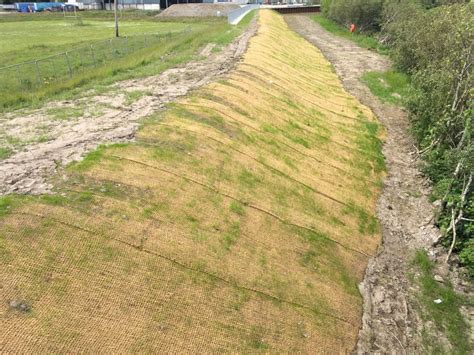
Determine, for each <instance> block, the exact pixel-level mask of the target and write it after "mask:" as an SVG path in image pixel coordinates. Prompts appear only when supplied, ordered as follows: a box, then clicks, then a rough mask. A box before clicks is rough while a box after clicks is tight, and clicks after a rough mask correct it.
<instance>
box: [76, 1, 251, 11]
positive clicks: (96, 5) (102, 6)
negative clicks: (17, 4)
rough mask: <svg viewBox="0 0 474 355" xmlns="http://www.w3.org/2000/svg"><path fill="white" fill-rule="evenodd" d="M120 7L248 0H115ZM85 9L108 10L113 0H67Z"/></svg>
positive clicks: (240, 2) (138, 7) (156, 6)
mask: <svg viewBox="0 0 474 355" xmlns="http://www.w3.org/2000/svg"><path fill="white" fill-rule="evenodd" d="M117 1H118V7H119V8H120V9H143V10H159V9H166V8H167V7H169V6H171V5H174V4H199V3H234V4H246V3H247V2H249V1H248V0H117ZM68 3H70V4H77V5H78V6H79V8H81V9H85V10H92V9H94V10H109V9H113V8H114V0H68Z"/></svg>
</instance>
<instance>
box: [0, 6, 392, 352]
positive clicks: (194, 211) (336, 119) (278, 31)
mask: <svg viewBox="0 0 474 355" xmlns="http://www.w3.org/2000/svg"><path fill="white" fill-rule="evenodd" d="M259 24H260V28H259V30H258V34H257V36H256V37H254V38H253V39H252V40H251V41H250V44H249V48H248V51H247V53H246V54H245V56H244V59H243V61H242V63H240V64H239V65H238V66H237V68H236V70H234V71H233V72H232V73H231V74H230V75H228V76H226V77H225V78H223V79H221V80H219V81H218V82H215V83H213V84H209V85H206V86H205V87H203V88H201V89H198V90H196V91H195V92H194V93H193V94H192V95H189V96H187V97H186V98H185V99H183V100H181V101H180V102H178V103H176V104H173V105H170V107H169V108H168V110H166V111H165V112H164V113H157V114H156V115H154V116H151V117H150V118H149V119H148V120H147V121H146V122H144V124H143V127H142V128H141V129H140V130H139V132H138V134H137V141H136V143H133V144H120V145H113V146H109V147H106V148H101V149H98V150H97V151H96V152H93V153H91V154H89V155H88V156H87V157H86V158H85V159H84V160H83V161H82V162H80V163H77V164H74V165H72V166H70V167H69V168H68V169H67V181H66V182H63V183H61V184H60V185H59V186H58V195H56V196H42V197H21V198H20V197H9V198H7V199H3V200H2V201H1V203H0V214H1V217H0V263H1V266H2V267H1V268H0V284H1V288H0V328H1V329H2V333H3V334H2V337H1V338H0V351H2V352H21V351H23V352H26V351H31V350H33V349H34V350H35V351H42V352H45V351H51V352H52V351H68V352H69V351H74V352H86V351H87V352H112V351H114V352H131V351H140V352H144V351H150V352H158V351H174V352H184V351H186V352H191V351H196V350H201V351H204V350H206V351H240V352H250V351H256V350H267V351H272V352H279V351H280V352H287V351H295V352H296V351H300V352H314V351H319V352H330V353H341V352H346V351H350V350H351V349H352V348H353V347H354V346H355V343H356V338H357V332H358V328H359V326H360V321H361V307H362V299H361V297H360V294H359V292H358V289H357V284H358V283H359V282H360V281H361V280H362V278H363V273H364V269H365V267H366V264H367V260H368V257H369V256H370V255H372V254H373V253H374V252H375V250H376V248H377V246H378V244H379V242H380V235H379V231H378V226H377V222H376V219H375V218H374V209H375V207H374V206H375V201H376V197H377V194H378V191H379V188H380V178H381V174H382V171H383V158H382V156H381V153H380V145H381V144H380V135H381V133H380V132H379V129H378V124H377V123H376V121H375V118H374V116H373V115H372V113H371V112H370V110H368V109H367V108H366V107H364V106H362V105H361V104H360V103H359V102H358V101H357V100H356V99H355V98H353V97H352V96H350V95H348V94H347V93H346V92H345V91H344V89H343V87H342V85H341V83H340V81H339V80H338V78H337V76H336V74H335V73H334V72H333V71H332V69H331V66H330V64H329V63H328V62H327V61H326V60H325V59H324V57H323V56H322V54H321V53H320V52H319V51H318V50H317V49H316V48H314V47H313V46H312V45H311V44H309V43H308V42H306V41H305V40H304V39H302V38H301V37H299V36H298V35H296V34H295V33H294V32H292V31H290V30H289V29H288V27H287V25H286V24H285V22H284V20H283V19H282V18H281V16H279V15H277V14H275V13H273V12H271V11H261V12H260V16H259Z"/></svg>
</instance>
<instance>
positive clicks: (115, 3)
mask: <svg viewBox="0 0 474 355" xmlns="http://www.w3.org/2000/svg"><path fill="white" fill-rule="evenodd" d="M117 8H118V0H114V12H115V37H119V32H118V15H117Z"/></svg>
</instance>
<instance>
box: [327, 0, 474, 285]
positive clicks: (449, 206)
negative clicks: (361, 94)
mask: <svg viewBox="0 0 474 355" xmlns="http://www.w3.org/2000/svg"><path fill="white" fill-rule="evenodd" d="M321 5H322V12H323V15H324V16H326V17H328V18H330V19H332V20H333V21H335V22H337V23H339V24H340V25H342V26H349V24H351V23H354V24H356V26H357V28H358V30H359V31H361V32H364V33H369V34H372V35H373V36H375V37H377V38H378V40H379V41H380V42H381V43H382V44H384V45H386V46H388V47H389V48H390V55H391V57H392V59H393V62H394V66H395V69H397V70H398V71H401V72H403V73H406V74H408V75H409V77H410V82H411V88H410V91H409V94H408V97H407V98H406V102H405V105H406V107H407V108H408V110H409V113H410V121H411V129H412V132H413V135H414V137H415V139H416V142H417V149H418V152H419V154H420V155H421V156H422V158H423V159H422V160H423V171H424V173H425V174H426V176H428V177H429V178H430V179H431V181H432V182H433V186H434V188H433V196H432V197H433V199H434V200H437V201H438V203H439V210H438V213H437V216H436V223H437V224H438V226H439V227H440V229H441V231H442V232H443V235H444V237H443V238H442V239H441V241H440V242H441V243H443V244H444V245H445V246H446V247H447V249H448V256H447V260H448V259H449V258H450V257H451V253H452V252H453V251H454V252H455V253H457V254H458V255H459V260H460V262H461V264H462V265H464V266H466V267H467V269H468V271H469V274H470V276H471V277H473V276H474V238H473V235H474V201H473V200H474V199H473V186H474V181H473V171H474V144H473V122H472V121H473V115H474V110H473V100H472V94H473V91H474V90H473V87H474V85H473V75H472V73H473V58H474V56H473V46H474V4H472V3H471V2H470V1H465V0H322V3H321Z"/></svg>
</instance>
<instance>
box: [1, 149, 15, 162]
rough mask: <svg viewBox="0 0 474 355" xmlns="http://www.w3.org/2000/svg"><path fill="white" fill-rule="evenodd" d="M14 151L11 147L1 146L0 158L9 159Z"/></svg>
mask: <svg viewBox="0 0 474 355" xmlns="http://www.w3.org/2000/svg"><path fill="white" fill-rule="evenodd" d="M12 153H13V151H12V150H11V149H10V148H3V147H0V160H4V159H7V158H8V157H9V156H10V155H12Z"/></svg>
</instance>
